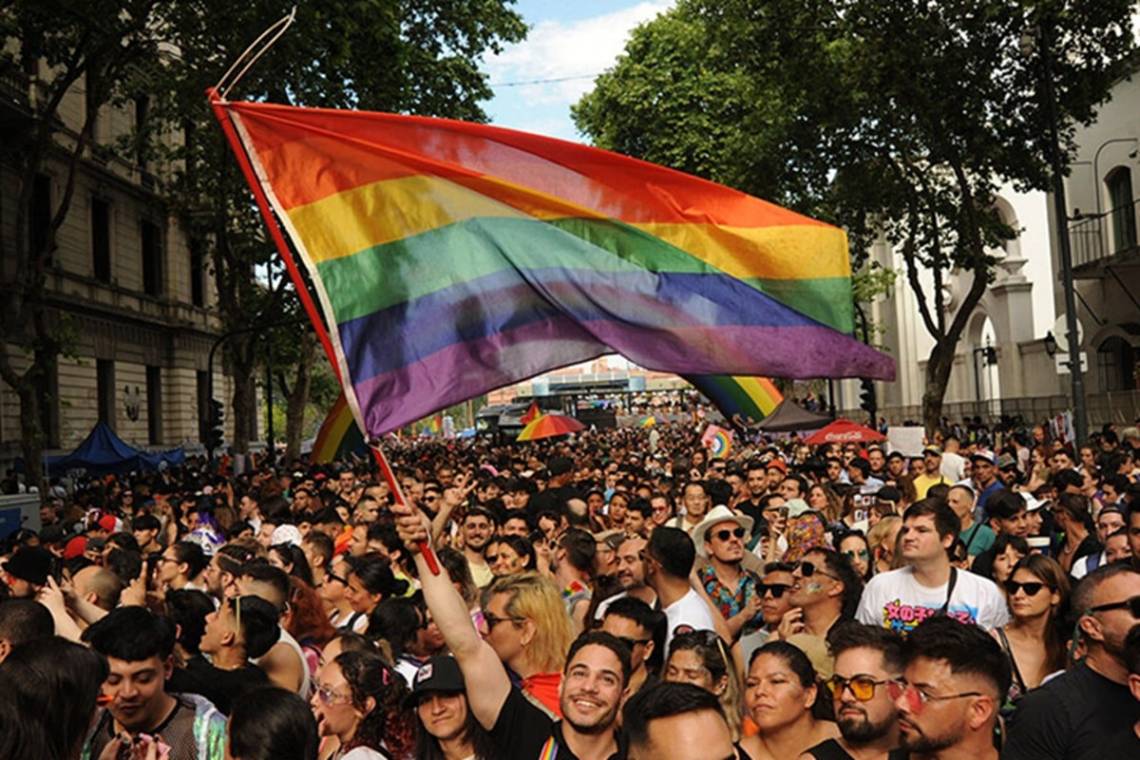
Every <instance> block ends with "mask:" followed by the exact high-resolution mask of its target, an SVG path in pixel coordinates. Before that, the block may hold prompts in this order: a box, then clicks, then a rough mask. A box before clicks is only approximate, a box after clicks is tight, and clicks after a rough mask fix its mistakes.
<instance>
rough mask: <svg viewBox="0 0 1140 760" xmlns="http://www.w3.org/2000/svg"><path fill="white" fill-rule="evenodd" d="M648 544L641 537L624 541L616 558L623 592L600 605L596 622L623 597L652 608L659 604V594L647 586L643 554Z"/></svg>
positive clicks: (633, 537) (595, 614)
mask: <svg viewBox="0 0 1140 760" xmlns="http://www.w3.org/2000/svg"><path fill="white" fill-rule="evenodd" d="M648 543H649V542H648V541H646V540H645V539H644V538H642V537H641V536H631V537H630V538H627V539H626V540H625V541H622V543H621V545H620V546H619V547H618V549H617V554H616V556H615V559H616V560H617V568H618V570H617V578H618V585H620V586H621V592H620V593H617V594H614V595H613V596H611V597H609V598H608V599H603V600H602V601H601V602H599V603H598V608H597V611H596V612H595V613H594V619H595V620H602V619H603V618H604V617H605V616H606V608H608V607H609V606H610V604H611V603H612V602H615V601H617V600H618V599H621V598H623V597H627V596H632V597H633V598H635V599H640V600H641V601H643V602H645V603H646V604H648V605H649V606H651V607H652V606H653V605H655V604H657V594H655V593H654V592H653V589H651V588H649V586H647V585H645V560H644V559H643V558H642V552H644V551H645V546H646V544H648Z"/></svg>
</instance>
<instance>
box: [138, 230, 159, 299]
mask: <svg viewBox="0 0 1140 760" xmlns="http://www.w3.org/2000/svg"><path fill="white" fill-rule="evenodd" d="M142 275H143V290H144V291H146V294H147V295H148V296H160V295H162V233H160V232H159V229H158V225H157V224H155V223H153V222H147V221H144V222H143V223H142Z"/></svg>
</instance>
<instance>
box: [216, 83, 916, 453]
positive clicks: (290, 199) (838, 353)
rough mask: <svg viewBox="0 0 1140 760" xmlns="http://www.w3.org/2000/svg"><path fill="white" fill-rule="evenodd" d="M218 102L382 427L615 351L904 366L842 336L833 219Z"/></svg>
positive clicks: (845, 268) (370, 120) (843, 249)
mask: <svg viewBox="0 0 1140 760" xmlns="http://www.w3.org/2000/svg"><path fill="white" fill-rule="evenodd" d="M215 107H216V108H219V109H221V111H222V113H223V114H224V115H226V116H228V117H229V118H230V119H231V120H232V123H233V124H234V126H235V127H236V132H237V140H238V141H239V142H240V149H241V150H243V151H244V152H245V154H246V155H247V156H248V157H249V159H250V161H251V164H252V167H253V171H254V173H255V174H256V182H257V183H258V185H259V186H260V188H261V189H262V190H264V192H265V194H266V196H267V198H268V201H269V203H270V205H271V206H272V208H273V210H274V212H275V214H276V216H277V217H278V218H279V219H280V221H281V222H282V224H283V226H284V227H285V230H286V233H287V234H288V236H289V237H290V238H291V239H292V242H293V243H294V245H295V247H296V249H297V250H298V252H299V253H300V257H301V259H302V263H303V264H304V266H305V267H306V268H307V270H308V273H309V275H310V277H311V279H312V282H313V285H314V287H315V289H316V293H317V296H318V298H319V300H320V304H321V307H322V310H323V312H324V319H325V321H326V322H327V323H328V327H329V334H330V338H331V343H332V349H333V353H334V354H335V359H336V361H337V363H338V365H339V367H338V369H339V373H340V376H341V377H342V378H343V379H344V383H345V390H346V395H347V400H348V403H349V405H350V406H351V407H353V410H354V412H355V414H356V416H357V419H359V420H360V421H361V422H362V424H363V427H364V429H365V431H366V432H367V433H368V434H369V435H370V436H378V435H381V434H383V433H385V432H387V431H390V430H393V429H396V428H398V427H400V426H401V425H403V424H405V423H407V422H411V421H413V420H417V419H420V418H422V417H424V416H426V415H428V414H430V413H432V412H434V411H436V410H438V409H442V408H444V407H446V406H449V405H451V404H454V403H458V402H460V401H463V400H465V399H468V398H471V397H473V396H476V395H478V394H480V393H484V392H487V391H489V390H492V389H494V388H499V387H502V386H504V385H508V384H510V383H513V382H517V381H520V380H523V379H526V378H529V377H533V376H534V375H537V374H540V373H541V372H544V371H547V370H550V369H554V368H557V367H561V366H565V365H569V364H575V363H578V362H582V361H586V360H588V359H591V358H594V357H597V356H600V355H602V354H606V353H613V352H617V353H620V354H622V355H624V356H626V357H627V358H629V359H630V360H631V361H633V362H635V363H637V364H639V365H641V366H643V367H646V368H649V369H654V370H660V371H666V372H675V373H678V374H685V375H693V374H696V375H710V374H732V375H767V376H779V377H791V378H809V377H821V376H824V377H872V378H877V379H892V378H893V377H894V364H893V362H892V360H891V359H890V358H888V357H886V356H884V355H883V354H880V353H879V352H877V351H875V350H873V349H871V348H868V347H867V346H864V345H863V344H861V343H859V342H858V341H855V340H853V339H852V338H850V337H849V336H847V335H845V334H844V333H843V332H841V331H840V330H844V329H848V328H849V325H850V322H851V315H850V312H851V290H850V264H849V260H848V251H847V241H846V237H845V235H844V233H843V232H842V230H839V229H837V228H835V227H832V226H829V225H826V224H823V223H821V222H817V221H815V220H812V219H809V218H807V217H804V216H801V215H799V214H796V213H793V212H791V211H788V210H786V209H783V208H780V207H779V206H775V205H773V204H770V203H767V202H765V201H762V200H759V199H756V198H752V197H750V196H747V195H744V194H743V193H740V192H737V191H735V190H731V189H729V188H726V187H723V186H720V185H717V184H714V183H711V182H707V181H705V180H701V179H698V178H695V177H692V176H689V175H686V174H682V173H680V172H676V171H673V170H670V169H666V168H663V167H660V166H655V165H653V164H648V163H645V162H642V161H638V160H635V159H632V158H628V157H625V156H620V155H617V154H614V153H609V152H606V151H602V150H597V149H595V148H590V147H587V146H583V145H577V144H574V143H569V142H565V141H562V140H556V139H552V138H547V137H541V136H537V135H531V134H526V133H521V132H516V131H512V130H507V129H502V128H498V127H493V126H488V125H484V124H470V123H464V122H456V121H447V120H442V119H432V118H426V117H414V116H401V115H393V114H382V113H369V112H359V111H339V110H329V109H307V108H296V107H289V106H280V105H271V104H263V103H229V102H216V103H215ZM788 303H795V304H796V305H797V306H796V308H792V307H790V306H788V305H787V304H788ZM835 327H840V330H837V329H834V328H835Z"/></svg>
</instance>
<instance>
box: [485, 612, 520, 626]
mask: <svg viewBox="0 0 1140 760" xmlns="http://www.w3.org/2000/svg"><path fill="white" fill-rule="evenodd" d="M524 620H526V618H524V617H499V616H498V615H492V614H491V613H489V612H484V613H483V622H484V623H486V625H487V630H488V631H490V630H491V629H493V628H494V627H495V626H497V625H498V624H499V623H507V622H511V623H521V622H523V621H524Z"/></svg>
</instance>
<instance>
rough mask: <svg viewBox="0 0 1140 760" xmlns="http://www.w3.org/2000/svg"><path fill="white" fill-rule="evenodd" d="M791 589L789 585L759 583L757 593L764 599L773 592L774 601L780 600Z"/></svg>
mask: <svg viewBox="0 0 1140 760" xmlns="http://www.w3.org/2000/svg"><path fill="white" fill-rule="evenodd" d="M790 588H791V586H790V585H789V584H787V583H757V584H756V593H757V594H759V595H760V596H761V597H764V596H767V595H768V593H769V592H771V594H772V598H773V599H779V598H781V597H782V596H783V595H784V593H785V592H786V591H787V590H788V589H790Z"/></svg>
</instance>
